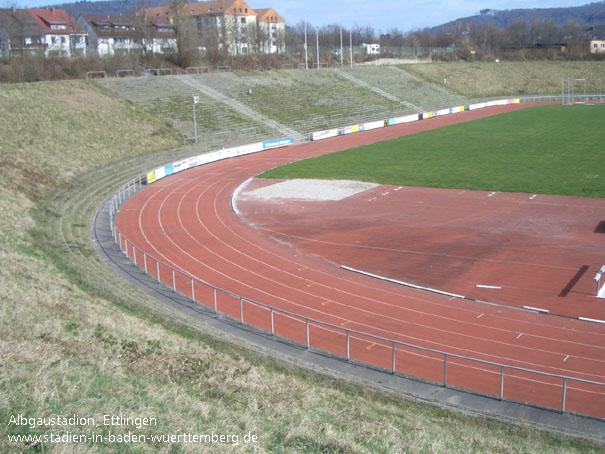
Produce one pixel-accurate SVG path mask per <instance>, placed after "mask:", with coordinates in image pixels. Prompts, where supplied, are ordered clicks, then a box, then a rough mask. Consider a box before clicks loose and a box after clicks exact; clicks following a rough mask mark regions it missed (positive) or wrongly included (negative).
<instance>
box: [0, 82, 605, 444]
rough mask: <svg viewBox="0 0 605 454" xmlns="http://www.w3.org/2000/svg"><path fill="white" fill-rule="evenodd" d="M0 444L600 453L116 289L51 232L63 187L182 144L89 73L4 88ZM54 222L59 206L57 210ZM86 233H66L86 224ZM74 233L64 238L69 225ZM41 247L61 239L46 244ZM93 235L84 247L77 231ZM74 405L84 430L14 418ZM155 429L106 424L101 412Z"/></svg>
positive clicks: (0, 89) (0, 113) (66, 411)
mask: <svg viewBox="0 0 605 454" xmlns="http://www.w3.org/2000/svg"><path fill="white" fill-rule="evenodd" d="M0 134H1V137H0V147H1V148H0V152H1V154H0V182H1V183H0V452H45V453H48V452H52V453H71V452H92V453H97V452H98V453H114V452H123V453H130V452H133V453H139V452H161V453H199V452H221V453H222V452H261V453H262V452H272V453H281V452H283V453H292V452H294V453H297V452H299V453H318V452H325V453H448V454H450V453H465V454H467V453H485V452H490V453H511V452H515V453H528V454H530V453H531V454H534V453H535V454H537V453H545V452H548V453H561V454H563V453H566V454H567V453H581V452H582V453H599V452H602V447H599V446H596V445H592V444H589V443H586V442H583V441H578V440H572V439H568V438H562V437H556V436H552V435H548V434H544V433H540V432H536V431H532V430H530V429H526V428H519V427H512V426H508V425H505V424H499V423H495V422H491V421H485V420H482V419H476V418H471V417H465V416H461V415H458V414H453V413H449V412H445V411H442V410H438V409H435V408H432V407H430V406H422V405H417V404H414V403H410V402H406V401H404V400H400V399H396V398H392V397H388V396H384V395H380V394H376V393H373V392H369V391H366V390H364V389H360V388H356V387H353V386H349V385H346V384H342V383H338V382H334V381H331V380H329V379H326V378H323V377H319V376H316V375H312V374H309V373H306V372H304V371H299V370H296V369H293V368H290V367H287V366H284V365H281V364H278V363H276V362H274V361H270V360H266V359H263V358H260V357H258V356H257V355H255V354H253V353H251V352H247V351H243V350H241V349H239V348H236V347H233V346H230V345H228V344H225V343H221V342H219V341H215V340H213V339H210V338H208V337H204V336H202V335H199V334H197V333H196V332H195V331H194V330H192V329H190V328H188V327H185V326H179V325H177V324H173V323H171V322H170V321H168V320H162V319H161V318H158V317H156V316H154V314H153V313H151V311H150V310H148V309H147V307H148V306H150V305H152V303H151V302H150V301H148V300H146V299H145V297H141V298H140V300H139V302H138V305H134V306H133V305H126V304H123V302H121V301H119V300H114V299H112V298H107V297H104V296H102V295H104V294H105V293H106V292H105V291H104V289H96V288H94V287H91V286H90V285H86V284H81V283H80V280H79V279H78V270H77V269H75V268H76V266H77V265H76V264H75V262H74V263H72V264H71V265H70V260H72V259H71V258H70V256H69V255H67V254H66V253H64V252H62V250H61V249H60V248H54V247H52V242H53V238H46V237H45V235H47V234H48V233H49V232H52V231H53V230H52V228H51V227H50V226H49V225H48V224H52V223H53V222H54V221H53V219H52V216H51V217H40V216H39V213H40V212H41V210H42V208H43V207H44V206H46V205H47V203H48V200H49V199H50V198H51V197H52V195H53V194H54V193H56V192H57V191H59V190H60V188H62V187H65V185H66V184H67V183H69V182H70V181H72V179H73V178H74V177H75V176H77V175H80V174H82V173H85V172H89V171H91V170H93V169H95V168H99V167H102V166H104V165H106V164H107V163H109V162H115V161H120V160H126V159H129V158H131V157H133V156H137V155H144V154H146V153H150V152H152V151H154V150H163V149H167V148H170V147H174V146H176V145H177V144H178V141H179V139H178V137H177V136H176V134H174V132H173V131H172V130H170V129H169V128H167V127H166V126H165V125H163V124H162V123H161V122H159V121H157V120H156V119H155V118H153V117H151V116H149V115H148V114H146V113H145V112H143V111H141V110H139V109H137V108H133V107H132V106H131V105H129V104H127V103H126V102H123V101H122V100H119V99H116V98H115V97H113V96H111V95H108V94H107V93H105V92H103V91H101V90H100V89H99V88H97V87H95V86H94V85H89V84H87V83H85V82H63V83H40V84H32V85H12V86H11V85H3V86H0ZM57 215H58V214H57ZM80 228H82V226H70V227H68V228H67V230H70V229H73V230H74V231H77V230H78V229H80ZM62 232H63V233H65V234H69V231H62ZM46 240H48V241H49V242H50V243H51V247H48V246H46ZM82 241H83V240H82ZM19 414H22V415H24V416H26V417H33V418H43V417H46V418H48V417H51V416H53V415H67V416H70V415H72V414H77V415H79V416H81V417H85V418H89V417H91V418H94V420H95V422H96V423H97V424H99V426H98V427H97V426H96V425H95V426H91V425H89V424H79V425H68V426H57V425H56V424H55V425H54V426H52V427H36V428H31V427H29V426H22V425H16V424H14V418H15V417H17V416H18V415H19ZM119 414H123V415H126V416H130V417H152V418H155V420H156V421H157V424H156V425H153V426H142V427H140V428H137V427H135V426H133V425H130V426H122V427H116V426H113V427H108V426H103V424H102V423H103V415H119ZM110 431H111V432H112V433H113V435H127V434H128V433H129V432H131V433H134V434H136V435H139V436H140V435H145V436H147V437H150V436H151V435H171V434H172V435H178V434H181V435H182V434H184V433H191V434H210V433H212V432H214V434H223V435H231V434H233V435H238V436H240V437H243V436H244V435H245V434H248V433H252V434H253V435H255V436H257V437H258V441H257V443H254V444H252V443H249V444H245V443H243V438H240V440H239V441H240V444H237V445H235V444H233V443H232V441H233V438H231V442H230V443H224V444H217V443H185V442H182V441H181V442H176V443H164V442H162V441H155V442H152V441H150V440H147V441H146V442H143V443H134V442H123V443H102V442H99V441H87V442H81V443H68V442H60V443H54V444H50V443H44V444H41V443H35V442H34V443H31V444H26V443H24V442H22V441H21V442H18V443H17V442H10V441H9V438H8V437H9V436H16V435H47V436H50V434H51V433H55V434H57V433H59V432H62V433H63V435H65V434H66V433H68V432H69V433H71V434H72V435H76V434H83V435H88V436H93V435H98V434H101V435H105V436H109V432H110Z"/></svg>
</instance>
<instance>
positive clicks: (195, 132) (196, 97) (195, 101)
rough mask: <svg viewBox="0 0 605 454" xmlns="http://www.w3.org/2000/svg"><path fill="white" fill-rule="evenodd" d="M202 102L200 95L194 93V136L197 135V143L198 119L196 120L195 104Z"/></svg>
mask: <svg viewBox="0 0 605 454" xmlns="http://www.w3.org/2000/svg"><path fill="white" fill-rule="evenodd" d="M199 102H200V97H199V96H197V95H193V136H194V137H195V143H197V121H196V120H195V105H196V104H197V103H199Z"/></svg>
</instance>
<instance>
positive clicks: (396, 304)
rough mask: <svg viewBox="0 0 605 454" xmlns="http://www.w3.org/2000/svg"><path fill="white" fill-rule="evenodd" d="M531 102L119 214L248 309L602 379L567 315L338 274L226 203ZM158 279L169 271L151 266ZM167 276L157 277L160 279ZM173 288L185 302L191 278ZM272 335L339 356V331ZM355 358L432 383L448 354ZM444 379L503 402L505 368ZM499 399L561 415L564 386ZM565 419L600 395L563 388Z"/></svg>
mask: <svg viewBox="0 0 605 454" xmlns="http://www.w3.org/2000/svg"><path fill="white" fill-rule="evenodd" d="M522 107H526V105H522V106H519V105H516V106H502V107H498V108H493V109H484V110H481V111H473V112H467V113H464V114H458V115H453V116H449V117H442V118H436V119H432V120H427V121H423V122H419V123H416V124H408V125H401V126H395V127H390V128H387V129H383V130H376V131H369V132H366V133H358V134H355V135H351V136H344V137H339V138H336V139H333V140H328V141H323V142H312V143H308V144H304V145H300V146H295V147H291V148H287V149H277V150H272V151H267V152H263V153H260V154H256V155H250V156H244V157H240V158H237V159H234V160H228V161H221V162H217V163H213V164H210V165H206V166H202V167H198V168H195V169H191V170H188V171H186V172H184V173H182V174H179V175H178V176H172V177H169V178H165V179H163V180H160V181H159V182H156V183H154V184H153V185H152V186H150V187H148V188H147V189H145V190H144V191H141V192H140V193H138V194H136V195H135V196H134V197H133V198H132V199H131V200H130V201H129V202H127V203H126V205H124V206H123V207H122V209H121V211H120V214H119V216H118V218H117V223H116V225H117V227H118V229H119V230H120V231H121V232H122V234H123V235H124V236H125V237H127V238H128V239H129V241H131V242H132V243H134V244H135V245H136V246H137V247H138V248H139V249H140V250H142V251H145V253H146V254H149V255H150V256H153V257H156V258H157V259H159V260H160V261H162V262H164V263H166V264H169V265H170V266H172V267H174V268H176V269H177V270H181V271H182V272H184V273H187V274H189V275H191V276H194V277H196V278H199V279H201V280H203V281H206V282H209V283H210V284H212V285H214V286H216V287H219V288H224V289H227V290H229V291H230V292H232V293H234V294H237V295H242V296H244V297H245V298H249V299H251V300H254V301H259V302H262V303H264V304H267V305H270V306H273V307H276V308H281V309H283V310H286V311H289V312H293V313H297V314H300V315H303V316H305V317H309V318H313V319H317V320H321V321H323V322H326V323H330V324H332V325H335V326H342V327H346V328H348V329H352V330H355V331H358V332H365V333H368V334H371V335H374V336H378V337H380V338H388V339H393V340H396V341H401V342H406V343H409V344H414V345H417V346H420V347H425V348H430V349H435V350H440V351H446V352H448V353H452V354H458V355H462V356H469V357H473V358H477V359H481V360H485V361H493V362H497V363H503V364H507V365H510V366H517V367H522V368H528V369H533V370H537V371H542V372H546V373H551V374H559V375H565V376H570V377H575V378H580V379H584V380H591V381H598V382H605V327H603V326H600V325H595V324H587V323H582V322H578V321H575V320H570V319H563V318H557V317H545V316H542V315H538V314H533V313H527V312H521V311H517V310H513V309H506V308H502V307H496V306H486V305H484V304H479V303H474V302H471V301H460V300H455V299H454V300H452V299H451V298H449V297H447V296H443V295H437V294H431V293H425V292H419V291H417V290H414V289H408V288H402V287H400V286H397V285H395V284H392V283H389V282H383V281H376V280H373V279H371V278H368V277H365V276H358V275H354V274H351V273H350V272H347V271H344V270H342V269H339V268H338V267H336V266H334V265H333V264H332V263H329V262H327V261H326V260H323V259H322V258H321V257H316V256H309V255H306V254H301V253H300V251H297V250H293V249H291V248H289V247H285V246H283V245H280V244H277V243H276V242H275V241H273V240H271V239H270V238H268V237H267V236H265V235H264V234H263V233H262V232H260V231H259V230H257V229H254V228H252V227H251V226H250V225H248V224H247V223H245V222H244V221H243V220H242V219H241V218H239V217H238V216H237V215H236V214H235V213H234V212H233V211H232V209H231V205H230V202H231V196H232V194H233V192H234V191H235V190H236V188H237V187H238V186H239V185H240V184H241V183H242V182H244V181H246V180H247V179H249V178H250V177H252V176H254V175H257V174H258V173H261V172H262V171H264V170H267V169H269V168H272V167H275V166H279V165H283V164H286V163H288V162H293V161H296V160H300V159H305V158H309V157H312V156H317V155H321V154H325V153H329V152H334V151H339V150H344V149H347V148H351V147H353V146H359V145H362V144H366V143H371V142H375V141H379V140H386V139H389V138H394V137H399V136H401V135H404V134H409V133H413V132H418V131H419V130H426V129H432V128H437V127H442V126H445V125H448V124H453V123H455V122H459V121H470V120H473V119H475V118H479V117H482V116H486V115H493V114H497V113H500V112H504V111H507V110H511V109H517V108H522ZM158 271H159V272H160V274H161V275H162V280H165V279H167V278H168V275H167V274H166V271H167V270H162V269H161V267H160V265H158ZM162 273H163V274H162ZM173 279H174V285H175V287H177V288H178V289H179V291H181V292H182V293H184V294H190V293H191V291H192V290H191V289H190V288H189V287H188V283H187V281H186V280H184V279H181V278H180V276H178V275H177V276H176V277H174V278H173ZM193 292H194V293H195V297H196V299H197V300H198V301H203V302H204V303H206V304H211V302H212V299H213V295H212V294H211V293H210V292H208V290H207V289H205V288H204V287H203V286H199V285H197V284H195V285H194V286H193ZM216 304H217V306H218V309H219V310H221V311H223V312H225V313H228V314H230V315H233V316H234V317H239V313H240V307H242V305H245V306H246V307H245V314H246V322H248V323H251V324H254V325H256V326H259V327H261V328H263V329H268V327H269V323H270V319H269V314H268V312H267V310H266V309H264V308H259V307H258V306H256V307H255V306H254V305H251V304H248V303H246V302H245V301H244V302H242V301H241V300H239V301H238V300H237V298H233V297H229V296H222V297H220V298H219V300H218V301H217V303H216ZM273 322H274V329H275V331H276V333H278V334H281V335H283V336H285V337H289V338H291V339H294V340H298V341H300V342H305V339H306V336H307V334H306V332H305V330H306V329H309V334H308V335H309V336H310V337H311V338H312V339H313V345H314V347H316V348H320V349H325V350H328V351H331V352H333V353H337V354H340V355H343V356H345V355H346V354H347V352H346V351H345V349H346V345H347V344H346V340H345V338H344V337H345V335H344V333H343V332H339V331H338V330H337V329H331V328H329V327H326V326H318V325H312V326H311V327H310V328H309V327H306V326H305V324H304V323H301V322H300V321H299V320H296V319H294V318H292V317H288V316H284V315H281V316H278V315H275V319H274V320H273ZM349 354H350V355H351V357H354V358H356V359H358V360H361V361H364V362H367V363H370V364H373V365H376V366H379V367H383V368H385V369H389V368H390V365H391V362H392V360H395V363H396V370H397V372H400V373H405V374H409V375H414V376H419V377H422V378H424V379H427V380H431V381H435V382H439V381H442V380H443V358H442V357H441V356H439V355H436V354H434V353H431V352H428V351H420V350H415V349H409V348H404V347H397V349H396V351H395V353H393V354H392V350H391V345H390V344H389V343H388V342H386V341H377V340H376V339H373V338H369V337H364V336H363V335H359V334H355V335H352V336H351V339H350V352H349ZM447 373H448V377H447V379H448V383H450V384H451V385H453V386H459V387H461V388H465V389H471V390H474V391H478V392H481V393H486V394H492V395H498V393H499V391H500V387H501V386H502V383H501V381H500V370H499V368H494V367H493V366H487V365H481V364H477V363H471V362H468V361H465V360H459V359H458V360H451V361H450V362H448V371H447ZM504 380H505V385H504V386H505V389H504V392H505V394H506V398H507V399H510V400H517V401H522V402H530V403H532V404H535V405H540V406H545V407H550V408H558V407H560V401H561V393H562V390H563V383H562V382H561V380H556V379H553V378H551V377H546V376H543V377H540V376H536V375H531V374H527V373H524V372H520V371H510V372H509V373H507V375H506V377H505V379H504ZM566 392H567V408H566V410H568V411H571V412H577V413H582V414H588V415H591V416H596V417H599V418H604V417H605V390H603V389H601V388H599V387H596V386H592V385H584V384H579V383H573V384H571V385H568V387H567V390H566Z"/></svg>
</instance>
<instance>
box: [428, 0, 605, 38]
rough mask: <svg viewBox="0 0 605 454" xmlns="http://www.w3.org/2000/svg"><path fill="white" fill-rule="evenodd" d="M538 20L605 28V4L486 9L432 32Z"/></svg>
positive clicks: (499, 26) (502, 26) (499, 25)
mask: <svg viewBox="0 0 605 454" xmlns="http://www.w3.org/2000/svg"><path fill="white" fill-rule="evenodd" d="M538 18H542V19H551V20H552V21H553V22H554V23H555V24H556V25H558V26H559V27H560V26H563V25H565V23H566V22H567V21H568V20H574V21H576V22H578V23H579V24H581V25H585V26H586V27H598V26H605V2H596V3H590V4H588V5H583V6H575V7H568V8H523V9H507V10H493V9H484V10H481V12H480V14H478V15H475V16H470V17H463V18H460V19H456V20H454V21H451V22H448V23H446V24H443V25H439V26H437V27H433V28H432V29H431V31H432V32H439V31H441V30H445V29H450V28H452V27H456V26H459V25H460V24H464V23H468V22H473V23H474V24H475V25H490V24H493V25H495V26H496V27H498V28H504V27H508V26H509V25H510V24H512V23H513V22H516V21H519V20H522V21H525V22H527V23H528V24H530V23H532V22H533V21H534V20H535V19H538Z"/></svg>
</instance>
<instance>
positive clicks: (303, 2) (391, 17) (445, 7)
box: [0, 0, 594, 33]
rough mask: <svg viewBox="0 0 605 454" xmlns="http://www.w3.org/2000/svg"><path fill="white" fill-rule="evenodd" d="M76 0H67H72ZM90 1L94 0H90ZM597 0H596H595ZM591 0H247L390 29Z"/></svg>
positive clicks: (11, 1)
mask: <svg viewBox="0 0 605 454" xmlns="http://www.w3.org/2000/svg"><path fill="white" fill-rule="evenodd" d="M71 1H74V0H65V2H66V3H67V2H71ZM89 1H90V0H89ZM592 1H594V0H592ZM590 2H591V0H533V1H531V2H527V1H519V0H484V1H480V2H479V1H473V0H456V1H451V0H449V1H448V0H246V3H248V5H250V7H252V8H268V7H272V8H273V9H275V10H276V11H277V13H278V14H279V15H280V16H282V17H283V18H284V19H285V21H286V23H288V24H291V25H295V24H297V23H299V22H301V21H306V22H307V23H309V24H312V25H314V26H323V25H332V24H337V25H342V26H343V27H346V28H351V27H354V26H361V27H368V26H371V27H373V28H374V30H375V31H377V32H383V33H386V32H388V31H390V30H393V29H395V28H397V29H399V30H400V31H403V32H407V31H410V30H416V29H421V28H424V27H433V26H435V25H440V24H444V23H446V22H449V21H451V20H454V19H458V18H460V17H467V16H472V15H475V14H478V13H479V11H480V10H482V9H485V8H490V9H496V10H506V9H515V8H556V7H569V6H581V5H585V4H587V3H590ZM51 3H58V4H60V3H62V0H0V7H9V6H12V5H15V6H16V7H17V8H24V7H26V6H27V7H29V8H37V7H40V6H44V5H48V4H51Z"/></svg>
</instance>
